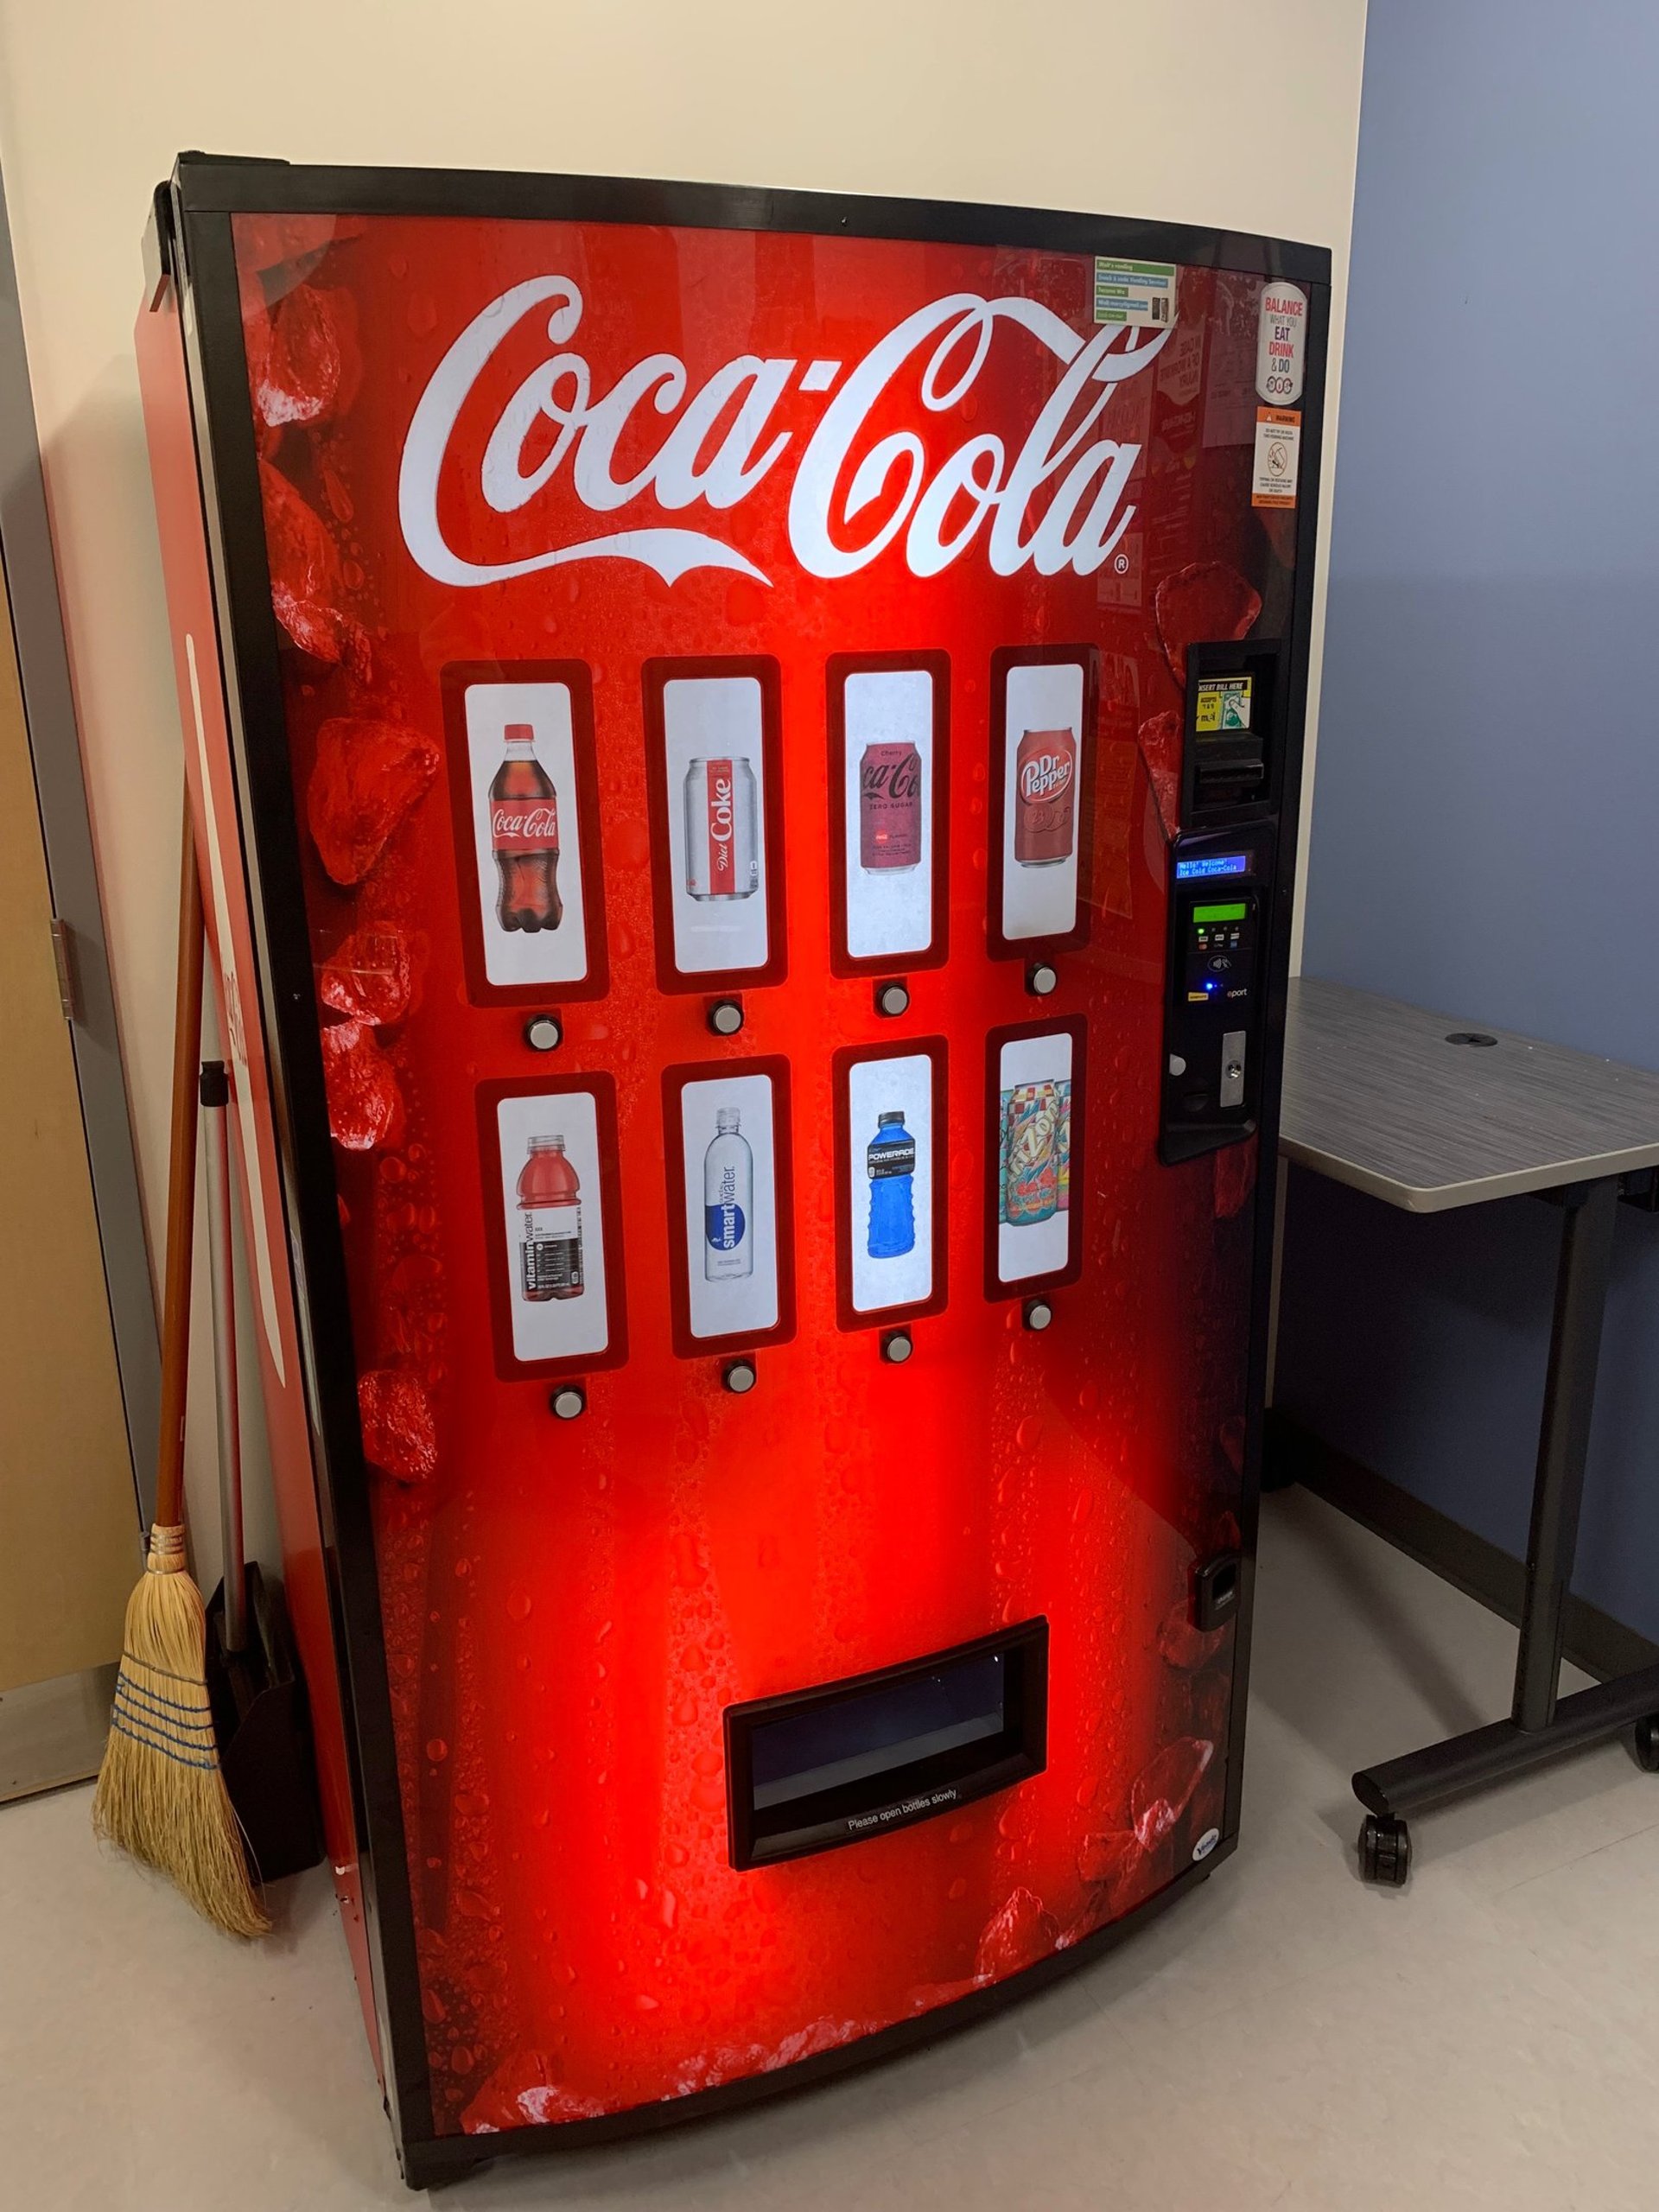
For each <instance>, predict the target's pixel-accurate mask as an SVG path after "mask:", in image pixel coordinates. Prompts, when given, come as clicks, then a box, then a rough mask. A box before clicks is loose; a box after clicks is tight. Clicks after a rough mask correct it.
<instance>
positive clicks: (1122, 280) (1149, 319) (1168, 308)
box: [1095, 253, 1178, 330]
mask: <svg viewBox="0 0 1659 2212" xmlns="http://www.w3.org/2000/svg"><path fill="white" fill-rule="evenodd" d="M1177 273H1178V272H1177V267H1176V264H1175V263H1174V262H1173V261H1114V260H1110V259H1109V258H1108V257H1106V256H1105V255H1104V254H1098V253H1097V254H1096V256H1095V321H1096V322H1122V323H1134V324H1138V325H1141V326H1142V327H1146V328H1149V329H1154V330H1167V329H1168V328H1169V327H1170V326H1171V325H1172V324H1173V321H1174V320H1175V283H1176V277H1177Z"/></svg>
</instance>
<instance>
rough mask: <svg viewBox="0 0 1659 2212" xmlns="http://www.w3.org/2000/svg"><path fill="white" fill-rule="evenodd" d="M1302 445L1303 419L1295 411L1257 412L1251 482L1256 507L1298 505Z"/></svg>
mask: <svg viewBox="0 0 1659 2212" xmlns="http://www.w3.org/2000/svg"><path fill="white" fill-rule="evenodd" d="M1301 444H1302V418H1301V416H1300V413H1298V412H1297V411H1296V410H1294V409H1292V408H1287V407H1258V408H1257V409H1256V410H1255V471H1254V474H1253V475H1252V477H1251V481H1250V505H1252V506H1253V507H1294V505H1295V504H1296V471H1297V467H1298V465H1299V463H1300V456H1301Z"/></svg>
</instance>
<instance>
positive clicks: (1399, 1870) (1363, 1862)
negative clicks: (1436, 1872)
mask: <svg viewBox="0 0 1659 2212" xmlns="http://www.w3.org/2000/svg"><path fill="white" fill-rule="evenodd" d="M1359 1872H1360V1878H1361V1879H1362V1880H1363V1881H1366V1882H1376V1883H1378V1884H1380V1885H1381V1886H1382V1887H1383V1888H1384V1889H1390V1890H1402V1889H1404V1887H1405V1885H1406V1877H1407V1875H1408V1874H1409V1873H1410V1872H1411V1830H1410V1829H1409V1828H1408V1827H1407V1826H1406V1824H1405V1822H1404V1821H1389V1820H1378V1819H1376V1817H1375V1816H1374V1815H1368V1816H1367V1818H1366V1820H1365V1821H1364V1823H1363V1826H1362V1827H1361V1828H1360V1831H1359Z"/></svg>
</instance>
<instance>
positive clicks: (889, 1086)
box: [835, 1038, 945, 1328]
mask: <svg viewBox="0 0 1659 2212" xmlns="http://www.w3.org/2000/svg"><path fill="white" fill-rule="evenodd" d="M944 1065H945V1045H944V1039H943V1038H921V1039H915V1040H914V1041H911V1042H907V1043H906V1044H904V1045H902V1046H886V1047H884V1048H881V1049H880V1050H875V1051H869V1050H864V1049H861V1048H859V1047H849V1048H848V1049H847V1050H845V1051H843V1052H838V1053H837V1054H836V1061H835V1082H836V1179H837V1182H838V1184H839V1185H840V1189H839V1192H838V1216H837V1222H836V1246H837V1256H838V1259H839V1262H840V1266H839V1269H838V1273H839V1277H840V1280H839V1281H838V1283H837V1292H838V1296H837V1301H836V1302H837V1306H838V1308H839V1318H840V1320H841V1325H842V1327H843V1328H856V1327H857V1326H858V1325H859V1324H860V1323H861V1321H864V1320H866V1319H873V1318H875V1317H878V1316H879V1317H882V1318H896V1317H897V1316H898V1315H899V1314H900V1313H904V1314H914V1313H933V1312H937V1311H938V1309H939V1308H940V1307H941V1306H943V1305H944V1185H943V1183H942V1180H941V1178H940V1173H939V1165H940V1163H939V1159H938V1147H939V1144H940V1142H941V1141H942V1140H943V1137H944Z"/></svg>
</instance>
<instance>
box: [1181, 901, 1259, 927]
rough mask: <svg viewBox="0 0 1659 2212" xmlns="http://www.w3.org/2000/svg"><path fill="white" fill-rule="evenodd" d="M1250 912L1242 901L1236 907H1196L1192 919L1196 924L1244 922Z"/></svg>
mask: <svg viewBox="0 0 1659 2212" xmlns="http://www.w3.org/2000/svg"><path fill="white" fill-rule="evenodd" d="M1249 911H1250V910H1249V907H1248V906H1246V905H1245V904H1244V901H1243V899H1240V900H1239V902H1238V904H1237V905H1236V906H1195V907H1194V908H1193V909H1192V918H1193V920H1194V921H1195V922H1242V921H1243V918H1244V917H1245V915H1246V914H1248V913H1249Z"/></svg>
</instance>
